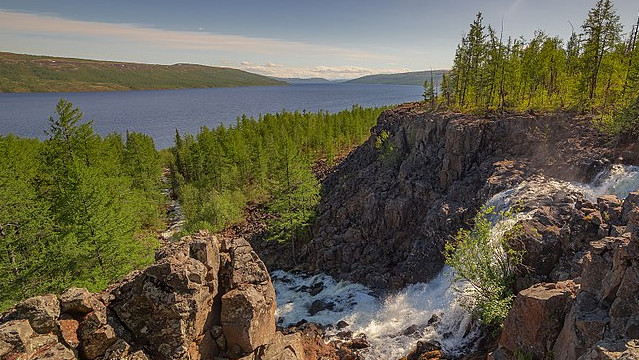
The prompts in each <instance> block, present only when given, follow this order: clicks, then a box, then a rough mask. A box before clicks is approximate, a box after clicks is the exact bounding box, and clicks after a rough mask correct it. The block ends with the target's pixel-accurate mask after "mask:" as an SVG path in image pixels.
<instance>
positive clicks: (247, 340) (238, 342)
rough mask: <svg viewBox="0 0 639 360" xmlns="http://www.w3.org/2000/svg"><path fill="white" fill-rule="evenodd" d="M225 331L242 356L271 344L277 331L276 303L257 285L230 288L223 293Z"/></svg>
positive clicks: (227, 338)
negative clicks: (267, 297)
mask: <svg viewBox="0 0 639 360" xmlns="http://www.w3.org/2000/svg"><path fill="white" fill-rule="evenodd" d="M222 330H223V331H224V336H225V338H226V342H227V346H228V347H229V349H231V350H233V351H237V350H238V349H239V350H240V351H237V354H238V355H239V354H245V353H250V352H252V351H254V350H255V349H257V348H258V347H260V346H263V345H266V344H268V343H269V342H270V341H271V339H272V337H273V335H274V334H275V302H274V301H273V299H266V298H265V297H264V294H263V293H261V292H260V291H259V290H258V289H257V288H256V287H255V286H253V285H245V286H242V287H240V288H238V289H234V290H231V291H229V292H228V293H226V294H224V295H223V296H222Z"/></svg>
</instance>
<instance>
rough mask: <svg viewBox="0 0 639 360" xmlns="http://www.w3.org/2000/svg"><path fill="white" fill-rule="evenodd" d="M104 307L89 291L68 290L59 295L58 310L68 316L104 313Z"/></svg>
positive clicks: (80, 289) (82, 289)
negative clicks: (95, 312) (93, 312)
mask: <svg viewBox="0 0 639 360" xmlns="http://www.w3.org/2000/svg"><path fill="white" fill-rule="evenodd" d="M105 308H106V307H105V306H104V304H103V303H102V302H100V300H98V299H97V298H96V297H95V296H94V295H93V294H91V293H90V292H89V290H87V289H84V288H70V289H68V290H66V291H65V292H63V293H62V295H60V310H61V311H62V312H63V313H69V314H80V315H84V314H88V313H90V312H92V311H104V310H105Z"/></svg>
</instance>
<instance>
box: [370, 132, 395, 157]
mask: <svg viewBox="0 0 639 360" xmlns="http://www.w3.org/2000/svg"><path fill="white" fill-rule="evenodd" d="M375 149H377V151H378V152H379V154H380V156H381V158H382V160H383V161H385V162H387V163H394V162H395V160H397V155H398V152H397V149H396V148H395V144H394V143H393V140H392V139H391V138H390V133H389V132H388V131H386V130H382V132H380V133H379V135H378V136H377V138H376V139H375Z"/></svg>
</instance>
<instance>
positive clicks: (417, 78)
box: [346, 70, 448, 86]
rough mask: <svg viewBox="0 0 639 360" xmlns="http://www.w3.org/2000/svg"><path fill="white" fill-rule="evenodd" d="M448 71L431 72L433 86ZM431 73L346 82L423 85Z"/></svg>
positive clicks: (379, 75) (371, 77)
mask: <svg viewBox="0 0 639 360" xmlns="http://www.w3.org/2000/svg"><path fill="white" fill-rule="evenodd" d="M447 72H448V70H433V71H432V74H433V80H434V82H435V84H439V83H441V79H442V75H443V74H445V73H447ZM430 75H431V71H430V70H425V71H410V72H404V73H395V74H375V75H366V76H362V77H359V78H356V79H352V80H348V81H346V83H347V84H388V85H417V86H422V85H424V81H426V80H430Z"/></svg>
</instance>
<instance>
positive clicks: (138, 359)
mask: <svg viewBox="0 0 639 360" xmlns="http://www.w3.org/2000/svg"><path fill="white" fill-rule="evenodd" d="M102 360H149V358H148V357H147V356H146V354H145V353H144V351H142V350H138V351H133V349H132V348H131V345H129V344H128V343H127V342H126V341H124V340H122V339H118V341H116V342H115V343H114V344H113V345H111V346H110V347H109V348H108V349H107V350H106V352H105V354H104V357H102Z"/></svg>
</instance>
